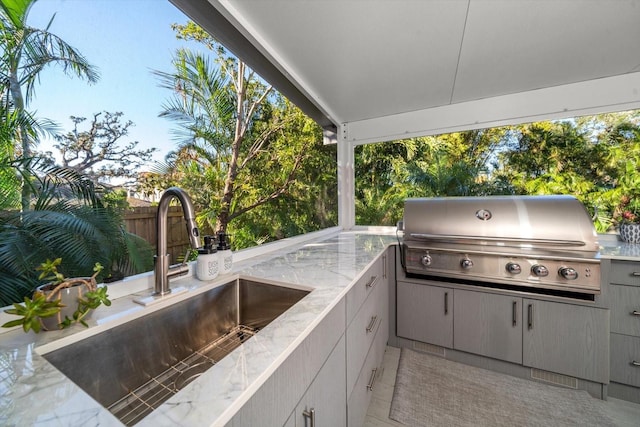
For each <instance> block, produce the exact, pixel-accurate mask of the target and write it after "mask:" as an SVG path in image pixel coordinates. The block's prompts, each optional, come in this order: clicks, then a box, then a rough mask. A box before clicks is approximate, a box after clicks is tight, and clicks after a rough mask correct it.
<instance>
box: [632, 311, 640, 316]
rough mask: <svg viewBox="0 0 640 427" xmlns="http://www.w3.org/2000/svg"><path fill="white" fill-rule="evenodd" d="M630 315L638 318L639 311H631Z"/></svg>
mask: <svg viewBox="0 0 640 427" xmlns="http://www.w3.org/2000/svg"><path fill="white" fill-rule="evenodd" d="M631 314H632V315H633V316H640V311H638V310H633V311H632V312H631Z"/></svg>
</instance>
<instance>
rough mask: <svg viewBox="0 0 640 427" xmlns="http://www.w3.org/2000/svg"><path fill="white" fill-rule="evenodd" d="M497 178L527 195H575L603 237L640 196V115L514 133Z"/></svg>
mask: <svg viewBox="0 0 640 427" xmlns="http://www.w3.org/2000/svg"><path fill="white" fill-rule="evenodd" d="M512 136H513V137H512V138H511V139H510V140H509V141H508V142H507V143H505V145H506V148H505V149H504V150H503V151H502V153H501V154H500V162H501V167H500V170H498V171H497V172H496V175H499V176H501V177H502V179H504V180H508V181H509V182H511V183H512V185H513V186H514V187H515V188H516V191H517V192H519V193H522V194H572V195H574V196H576V197H577V198H578V199H579V200H581V201H582V202H583V203H584V204H585V206H586V207H587V208H588V209H589V210H590V211H591V213H592V214H593V215H594V222H595V225H596V228H597V229H598V231H601V232H604V231H607V230H609V229H610V228H611V227H612V226H614V225H616V224H617V223H618V222H619V220H620V215H621V213H622V211H623V209H624V205H625V201H627V200H629V199H637V198H638V197H639V196H640V190H639V188H640V187H639V184H640V160H639V159H640V115H639V114H638V112H629V113H618V114H606V115H597V116H590V117H585V118H578V119H576V120H567V121H560V122H542V123H533V124H529V125H523V126H518V127H514V128H513V134H512Z"/></svg>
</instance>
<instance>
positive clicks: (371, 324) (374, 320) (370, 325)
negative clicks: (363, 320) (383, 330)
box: [367, 316, 378, 333]
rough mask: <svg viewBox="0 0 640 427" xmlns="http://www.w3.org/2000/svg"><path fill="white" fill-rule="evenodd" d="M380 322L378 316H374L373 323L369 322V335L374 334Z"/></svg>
mask: <svg viewBox="0 0 640 427" xmlns="http://www.w3.org/2000/svg"><path fill="white" fill-rule="evenodd" d="M377 321H378V316H372V317H371V321H370V322H369V326H367V333H369V332H372V331H373V330H374V329H375V328H376V322H377Z"/></svg>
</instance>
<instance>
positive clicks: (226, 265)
mask: <svg viewBox="0 0 640 427" xmlns="http://www.w3.org/2000/svg"><path fill="white" fill-rule="evenodd" d="M218 257H219V258H218V259H219V260H220V261H219V262H220V274H228V273H231V268H232V267H233V253H232V252H231V245H230V244H229V235H228V234H226V233H224V232H222V231H219V232H218Z"/></svg>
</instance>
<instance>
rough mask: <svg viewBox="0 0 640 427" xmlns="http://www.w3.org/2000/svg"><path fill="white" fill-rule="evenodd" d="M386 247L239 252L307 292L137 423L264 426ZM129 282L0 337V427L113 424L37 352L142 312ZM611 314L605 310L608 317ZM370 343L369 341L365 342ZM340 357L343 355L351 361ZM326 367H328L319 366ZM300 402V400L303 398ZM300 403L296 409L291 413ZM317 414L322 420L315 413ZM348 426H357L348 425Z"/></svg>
mask: <svg viewBox="0 0 640 427" xmlns="http://www.w3.org/2000/svg"><path fill="white" fill-rule="evenodd" d="M606 237H610V238H609V239H601V254H600V255H601V258H602V259H603V261H605V260H607V262H605V264H608V262H609V261H611V262H614V263H625V265H632V266H640V254H639V253H637V251H638V246H637V245H628V244H625V243H622V242H620V241H618V240H616V238H615V236H606ZM393 243H396V236H395V230H393V229H382V228H374V229H371V230H368V231H367V230H363V229H361V230H358V231H347V232H340V231H339V230H337V229H334V230H327V231H325V232H321V233H319V234H315V235H312V236H311V239H309V240H306V241H302V242H294V243H293V244H292V245H290V246H286V247H284V246H283V247H278V246H276V247H274V248H273V249H272V250H271V251H269V252H263V253H258V254H256V253H255V252H253V253H251V255H250V256H244V257H243V253H242V252H241V253H239V254H237V255H238V256H237V262H236V263H235V269H234V275H236V274H237V273H241V274H243V275H246V276H253V277H258V278H262V279H265V280H272V281H274V283H277V282H281V283H292V284H297V285H298V286H301V287H309V288H314V289H315V290H314V291H313V292H311V293H310V294H309V295H308V296H306V297H305V298H304V299H303V300H301V301H300V303H298V304H296V305H295V306H294V307H292V309H290V310H289V311H287V312H286V313H285V314H284V315H283V316H281V317H280V318H278V319H276V321H274V323H272V324H271V325H269V326H268V327H267V328H265V329H264V330H262V331H261V332H260V333H259V334H258V335H256V336H255V337H254V338H257V339H251V340H249V341H247V342H246V343H245V344H244V345H243V346H242V347H241V348H239V349H237V350H236V351H234V352H233V353H231V354H230V355H229V356H227V357H226V358H225V359H223V360H222V362H220V363H219V364H218V365H216V366H214V367H213V368H212V369H210V370H209V371H207V372H206V373H205V374H204V375H203V376H202V377H200V378H199V379H198V380H196V381H194V382H192V383H191V384H189V385H188V386H187V387H186V388H184V389H183V390H182V391H180V392H179V393H178V394H176V395H175V396H173V397H172V398H171V399H169V400H168V401H167V402H165V403H164V404H163V405H161V406H160V408H159V409H157V410H156V411H154V412H153V413H152V414H150V415H149V416H148V417H146V418H145V419H143V420H142V422H140V423H139V425H154V426H156V425H198V426H201V425H231V426H234V425H249V424H248V422H250V421H251V420H250V418H251V417H253V416H258V417H262V418H259V419H262V420H263V421H264V422H265V423H263V424H261V425H272V424H271V423H269V422H267V419H269V418H268V417H271V416H273V417H275V416H276V415H277V413H278V411H280V409H282V407H281V406H279V401H280V400H281V399H282V398H284V397H287V396H288V395H292V394H293V393H294V392H297V391H296V390H293V389H296V388H300V387H304V386H305V384H311V383H312V382H313V380H314V378H309V377H305V376H302V377H296V376H289V377H285V378H277V377H278V375H277V373H278V372H279V368H280V367H282V366H283V364H285V363H286V362H287V360H293V359H296V357H297V356H302V357H299V358H298V359H297V364H298V365H300V366H303V367H305V366H308V365H310V364H311V365H317V368H318V369H320V373H319V374H318V375H317V377H315V378H320V377H321V376H322V374H323V372H322V371H327V370H332V369H333V368H334V362H336V361H337V362H340V360H342V361H343V363H344V351H345V349H347V350H346V351H347V352H348V351H349V350H348V349H349V344H348V342H358V341H357V339H351V335H350V330H349V329H351V328H349V329H348V330H347V331H346V332H345V330H344V329H340V328H344V325H345V324H349V325H355V324H357V323H358V322H359V318H360V317H362V316H360V313H362V312H363V311H364V310H362V309H360V310H359V311H357V312H354V311H356V310H357V307H356V308H354V306H353V305H352V304H350V302H352V301H354V300H357V299H358V298H364V297H358V296H357V295H356V294H357V292H359V289H360V288H362V289H368V287H367V284H370V283H371V279H372V277H373V276H382V275H384V274H386V275H387V276H390V280H392V279H393V277H391V276H392V275H393V272H392V271H390V270H386V271H385V270H384V267H383V266H382V265H381V264H380V263H381V261H383V256H385V254H387V255H390V253H391V250H393V249H394V248H390V249H388V248H387V247H388V245H390V244H393ZM243 258H244V259H243ZM386 261H388V263H389V264H391V263H393V259H391V257H390V258H389V259H388V260H386ZM378 268H379V269H378ZM190 280H192V279H180V280H177V281H174V282H172V286H178V285H180V284H184V283H186V282H189V283H191V284H192V285H193V286H196V287H197V286H200V287H202V286H204V287H207V286H214V285H212V284H210V283H206V282H196V281H195V280H193V281H190ZM138 281H140V280H139V279H138ZM224 281H225V279H221V280H220V281H218V280H216V281H214V282H211V283H216V284H218V283H223V282H224ZM142 282H143V283H142V284H137V286H138V288H139V289H138V291H136V292H137V293H138V294H139V293H141V289H146V288H148V287H151V286H152V276H147V277H145V278H144V279H143V280H142ZM604 282H605V280H604V277H603V292H605V293H606V292H607V289H608V287H607V284H606V283H604ZM380 284H382V283H380V282H378V284H377V285H376V286H372V288H373V290H375V289H376V288H377V289H384V288H383V287H379V286H378V285H380ZM134 285H136V284H134V283H131V282H129V283H127V282H124V283H120V284H118V285H113V288H112V291H110V294H111V295H112V298H113V299H114V304H113V306H112V307H110V308H105V309H100V310H99V311H98V312H96V313H95V316H94V319H92V321H91V327H90V328H89V329H84V328H81V327H78V328H76V329H73V330H72V331H64V332H47V333H41V334H39V335H35V334H33V333H29V334H24V333H22V332H21V331H19V330H16V331H10V332H5V333H3V334H0V357H1V360H2V364H1V365H0V376H1V378H2V381H1V388H0V390H1V392H0V393H1V394H0V395H1V396H2V399H1V400H0V424H2V425H16V426H18V425H19V426H26V425H58V426H67V425H82V426H97V425H121V423H120V422H119V421H118V420H117V419H116V418H115V417H114V416H113V415H112V414H111V413H110V412H109V411H107V410H106V409H105V408H103V407H102V406H101V405H100V404H98V403H97V402H96V401H95V400H94V399H92V398H91V397H90V396H89V395H87V394H86V393H85V392H84V391H82V390H81V389H80V388H79V387H77V386H76V385H75V384H73V383H72V382H71V381H70V380H68V379H67V378H66V377H64V376H63V375H62V374H61V373H60V372H59V371H57V370H56V369H55V368H54V367H53V366H52V365H51V364H49V363H48V362H47V361H46V360H45V359H44V358H43V357H42V356H41V355H40V353H41V351H42V348H50V347H51V346H64V345H67V344H70V343H72V342H74V341H76V340H78V339H79V338H84V337H86V336H89V335H93V334H94V333H95V332H96V331H98V332H99V331H100V330H104V329H106V328H110V327H111V326H113V325H115V324H119V323H124V322H127V321H128V320H130V319H132V318H133V317H137V316H139V315H140V313H141V312H142V311H143V310H146V309H143V308H142V307H141V306H139V305H137V304H134V303H133V302H132V299H133V295H126V292H125V291H124V289H125V286H126V289H131V288H133V287H135V286H134ZM360 285H362V286H360ZM119 286H120V288H119ZM636 288H638V287H637V286H635V287H629V289H632V290H635V289H636ZM625 289H627V288H625ZM639 289H640V288H639ZM187 294H188V293H187ZM354 296H355V297H354ZM187 297H188V295H186V294H181V295H178V296H176V297H175V299H174V300H173V302H169V303H168V304H174V303H175V302H177V301H178V300H180V299H183V298H187ZM632 302H637V301H632ZM363 306H364V304H363ZM613 317H614V315H613V314H612V319H613ZM350 320H351V321H350ZM364 320H366V322H365V326H367V327H368V325H367V324H368V323H369V321H368V320H369V319H367V318H366V317H365V318H364ZM383 320H384V322H383V323H387V320H389V319H383ZM374 323H375V322H374ZM339 324H342V326H340V328H335V330H334V331H333V332H332V331H331V326H332V325H339ZM612 325H613V323H612ZM375 327H376V328H378V333H380V332H381V331H382V333H384V332H386V331H384V325H382V324H380V322H378V323H377V324H375ZM363 329H364V328H363ZM321 330H325V331H328V333H327V334H324V335H323V337H320V338H327V337H328V338H327V339H326V340H325V341H324V342H325V344H326V343H329V346H331V345H333V341H337V343H336V344H335V346H334V347H332V348H329V351H330V352H331V355H329V353H328V352H327V353H326V354H320V355H318V354H316V353H314V346H313V345H310V344H313V343H309V340H313V339H314V338H315V337H317V335H318V332H319V331H321ZM612 332H613V331H612ZM391 334H393V333H391ZM321 335H322V334H321ZM329 336H330V337H329ZM329 338H330V339H329ZM345 340H346V341H347V344H346V345H345ZM316 341H318V340H316ZM320 341H322V340H320ZM363 347H364V346H363ZM373 347H375V344H374V345H373V346H372V347H371V348H373ZM336 349H337V350H338V351H336ZM332 350H333V351H332ZM114 351H118V349H114ZM370 353H371V352H370ZM294 356H295V357H294ZM78 357H82V355H78ZM323 358H324V360H326V362H325V363H324V365H323V366H322V369H321V368H320V366H319V365H322V360H321V359H323ZM346 359H347V361H348V360H349V357H347V358H346ZM351 360H353V359H351ZM348 364H349V362H347V365H348ZM365 365H366V364H363V367H362V370H361V372H362V373H365V377H366V378H365V381H364V384H363V383H361V381H360V380H359V378H355V377H353V375H351V376H350V375H346V376H347V379H346V383H347V387H345V386H344V384H345V382H344V381H342V386H341V387H340V388H342V390H344V389H345V388H350V387H351V386H353V391H352V392H351V396H356V395H357V392H356V390H358V389H359V388H360V387H363V388H364V387H366V385H368V384H367V382H368V381H369V375H370V374H369V373H368V372H366V368H367V366H365ZM300 366H298V368H300ZM325 367H326V368H328V369H324V368H325ZM293 368H296V366H293ZM348 369H349V368H348V366H347V367H346V369H345V367H344V366H343V367H341V368H340V369H339V370H338V375H342V374H343V373H344V372H345V371H348ZM98 371H100V366H96V372H98ZM280 371H281V370H280ZM274 374H276V375H274ZM274 379H276V380H278V381H274ZM613 380H614V377H613V370H612V381H613ZM625 387H626V388H625V390H628V391H631V392H633V391H634V390H637V389H634V388H631V387H630V386H628V385H626V386H625ZM311 389H313V387H309V390H311ZM268 390H275V391H276V393H274V394H271V395H268V396H265V395H264V394H265V393H264V392H265V391H268ZM303 392H305V389H303ZM342 393H343V394H339V395H338V398H339V399H345V398H348V397H349V396H345V394H346V393H348V391H347V392H346V393H345V392H344V391H343V392H342ZM261 395H262V396H261ZM267 397H268V400H267V402H264V401H263V402H262V405H261V404H260V402H259V400H260V399H262V398H267ZM353 399H354V398H352V400H351V401H349V402H350V403H354V404H357V399H356V401H353ZM257 400H258V401H257ZM303 400H304V399H302V400H300V402H302V403H304V402H303ZM265 404H270V406H271V408H270V411H269V412H268V413H267V412H263V411H264V410H265ZM267 409H269V408H267ZM298 409H299V408H296V410H295V412H296V413H297V412H298ZM300 409H303V410H304V409H305V408H300ZM306 409H310V408H306ZM365 410H366V408H365ZM307 412H308V411H307ZM334 412H339V411H334ZM290 415H291V416H292V415H293V413H290V414H281V416H283V417H284V421H283V424H284V422H289V424H286V425H295V423H294V422H293V421H292V418H287V417H289V416H290ZM319 416H321V413H320V412H318V413H316V417H319ZM243 417H245V418H243ZM317 420H318V422H320V420H319V419H317ZM355 421H357V420H355ZM254 425H257V424H254ZM350 425H360V424H358V423H351V424H350Z"/></svg>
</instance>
